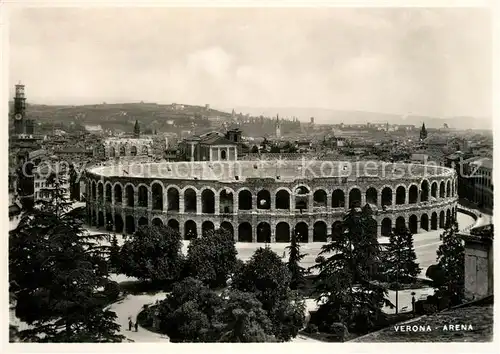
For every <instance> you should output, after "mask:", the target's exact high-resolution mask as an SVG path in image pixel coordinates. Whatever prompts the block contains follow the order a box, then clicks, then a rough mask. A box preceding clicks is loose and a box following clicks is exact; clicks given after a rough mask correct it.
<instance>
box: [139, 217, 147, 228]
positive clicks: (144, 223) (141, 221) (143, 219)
mask: <svg viewBox="0 0 500 354" xmlns="http://www.w3.org/2000/svg"><path fill="white" fill-rule="evenodd" d="M137 225H139V227H141V226H148V225H149V221H148V218H146V217H144V216H141V217H140V218H139V221H137Z"/></svg>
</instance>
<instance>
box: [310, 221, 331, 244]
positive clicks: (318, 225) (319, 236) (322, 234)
mask: <svg viewBox="0 0 500 354" xmlns="http://www.w3.org/2000/svg"><path fill="white" fill-rule="evenodd" d="M327 233H328V231H327V227H326V223H325V222H324V221H316V222H315V223H314V226H313V242H326V241H327V237H328V235H327Z"/></svg>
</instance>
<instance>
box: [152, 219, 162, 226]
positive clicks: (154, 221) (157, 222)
mask: <svg viewBox="0 0 500 354" xmlns="http://www.w3.org/2000/svg"><path fill="white" fill-rule="evenodd" d="M152 224H153V226H156V227H161V226H163V221H161V219H160V218H154V219H153V221H152Z"/></svg>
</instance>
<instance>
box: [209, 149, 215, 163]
mask: <svg viewBox="0 0 500 354" xmlns="http://www.w3.org/2000/svg"><path fill="white" fill-rule="evenodd" d="M208 151H209V152H208V156H209V157H208V159H209V160H210V161H213V160H214V157H213V155H212V152H213V151H212V147H211V146H210V147H209V148H208Z"/></svg>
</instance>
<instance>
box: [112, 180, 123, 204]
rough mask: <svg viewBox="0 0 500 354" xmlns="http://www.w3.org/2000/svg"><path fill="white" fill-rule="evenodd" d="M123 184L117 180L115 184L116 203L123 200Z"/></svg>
mask: <svg viewBox="0 0 500 354" xmlns="http://www.w3.org/2000/svg"><path fill="white" fill-rule="evenodd" d="M122 190H123V188H122V185H121V183H120V182H116V183H115V185H114V186H113V192H114V195H115V204H121V203H122V201H123V193H122Z"/></svg>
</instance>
